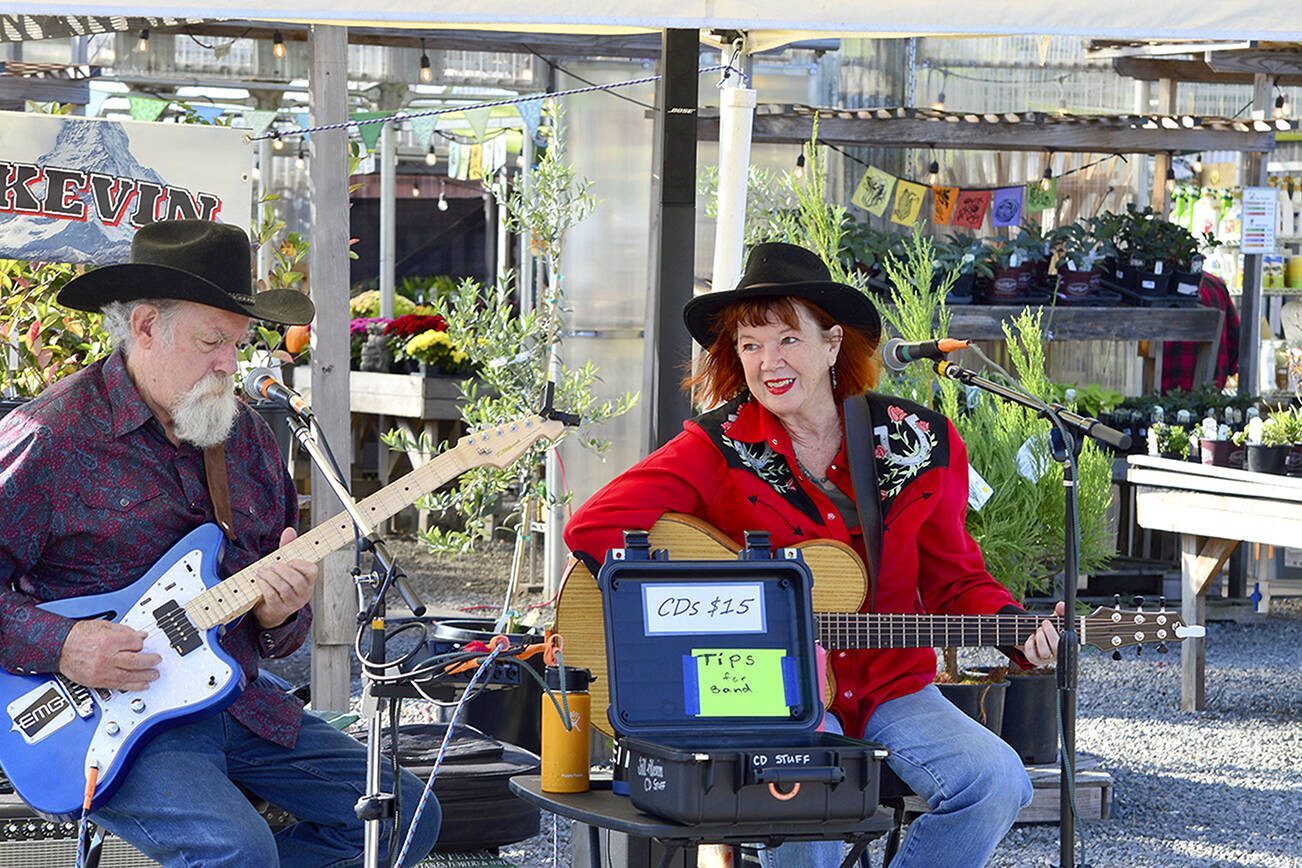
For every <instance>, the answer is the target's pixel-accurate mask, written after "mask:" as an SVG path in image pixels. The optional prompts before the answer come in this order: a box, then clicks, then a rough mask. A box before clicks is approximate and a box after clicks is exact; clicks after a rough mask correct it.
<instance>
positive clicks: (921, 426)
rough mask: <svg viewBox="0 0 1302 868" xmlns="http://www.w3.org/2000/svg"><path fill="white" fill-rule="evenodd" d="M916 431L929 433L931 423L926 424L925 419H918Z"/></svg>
mask: <svg viewBox="0 0 1302 868" xmlns="http://www.w3.org/2000/svg"><path fill="white" fill-rule="evenodd" d="M918 430H919V431H930V430H931V423H930V422H928V421H926V420H925V419H919V420H918Z"/></svg>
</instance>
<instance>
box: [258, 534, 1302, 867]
mask: <svg viewBox="0 0 1302 868" xmlns="http://www.w3.org/2000/svg"><path fill="white" fill-rule="evenodd" d="M397 545H398V549H397V551H398V556H399V558H400V562H403V563H406V564H407V571H408V573H409V575H410V576H411V577H412V579H413V581H414V582H415V583H416V585H417V587H418V589H419V590H420V592H421V593H422V594H424V595H425V596H426V602H427V603H429V604H431V605H435V604H437V605H439V606H440V607H444V608H451V609H462V608H465V607H471V606H485V605H486V606H489V607H492V608H500V606H501V601H502V595H503V589H504V585H505V580H504V576H505V575H506V567H507V565H508V564H509V561H510V549H509V547H507V546H506V545H504V544H500V543H498V544H495V545H493V546H490V547H489V549H488V551H487V552H486V553H484V554H480V555H473V556H467V555H462V556H458V557H457V558H456V559H454V560H453V561H442V562H439V561H434V560H432V559H430V558H429V557H428V555H425V554H424V553H423V551H422V550H421V548H420V546H419V544H412V543H404V542H399V543H398V544H397ZM413 564H414V565H415V566H414V567H413ZM541 602H543V601H542V600H541V599H540V598H539V597H538V596H537V595H536V594H535V595H529V594H527V593H522V594H521V595H520V596H519V597H517V601H516V603H517V608H523V607H524V606H527V605H534V604H538V603H541ZM1273 606H1274V609H1275V611H1274V612H1273V613H1272V614H1271V615H1270V616H1268V617H1266V618H1259V619H1253V620H1252V621H1251V622H1250V623H1235V622H1232V621H1217V620H1215V614H1214V613H1213V615H1212V619H1213V620H1211V621H1210V623H1209V624H1208V625H1207V632H1208V640H1207V678H1206V683H1207V708H1206V710H1205V711H1202V712H1184V711H1181V710H1180V656H1179V648H1178V646H1173V647H1172V652H1171V653H1170V654H1168V655H1158V654H1156V653H1153V651H1152V649H1151V648H1150V649H1149V650H1148V651H1147V652H1146V653H1145V654H1144V655H1143V656H1142V657H1139V658H1136V657H1135V656H1134V652H1133V650H1132V651H1129V652H1128V653H1126V654H1125V655H1124V658H1123V659H1122V660H1120V661H1114V660H1112V659H1111V657H1110V656H1106V655H1103V654H1101V653H1099V652H1097V651H1095V650H1094V649H1091V648H1087V649H1085V650H1084V651H1083V653H1082V654H1081V661H1080V681H1079V689H1078V691H1077V738H1076V742H1077V750H1078V751H1080V752H1082V753H1088V754H1091V755H1093V756H1095V757H1097V758H1098V759H1099V767H1100V768H1101V769H1102V770H1104V771H1107V772H1109V773H1110V774H1111V775H1112V777H1113V781H1114V785H1113V803H1112V814H1111V818H1110V819H1107V820H1104V821H1096V822H1089V823H1085V824H1083V825H1082V826H1081V827H1080V832H1079V834H1078V835H1077V842H1078V845H1080V844H1083V847H1084V850H1083V856H1082V852H1081V851H1080V850H1078V851H1077V860H1076V861H1077V865H1078V866H1085V865H1091V866H1095V868H1101V866H1127V868H1150V866H1151V868H1185V866H1187V868H1194V866H1197V868H1207V866H1218V868H1239V866H1242V868H1249V866H1251V868H1302V781H1300V779H1299V775H1298V768H1299V767H1302V598H1276V599H1275V600H1274V601H1273ZM489 611H491V609H490V610H489ZM476 614H486V612H485V611H482V610H480V611H476ZM991 655H993V656H991ZM997 659H1002V658H1001V657H999V655H998V654H997V652H992V651H973V652H970V653H968V654H967V655H966V658H965V660H966V662H970V663H980V662H996V660H997ZM306 665H307V662H306V652H300V653H299V654H296V655H294V657H292V658H290V659H289V660H288V661H284V662H281V663H277V664H276V670H277V671H279V673H280V674H282V675H283V676H284V677H286V678H288V679H289V680H290V681H294V682H295V683H298V682H300V681H304V680H306V671H307V670H306ZM358 689H360V682H359V681H355V692H356V690H358ZM421 705H422V704H420V703H414V702H411V703H407V706H408V711H407V712H406V713H405V715H404V716H405V717H407V718H408V719H413V720H427V719H430V718H431V716H432V715H431V713H430V710H429V709H428V707H425V708H421V707H419V706H421ZM541 830H542V831H541V834H539V835H537V836H535V837H534V838H531V839H528V840H526V841H522V842H519V843H518V844H513V845H510V846H507V847H503V848H502V850H501V856H502V857H503V858H504V859H506V860H507V861H509V862H511V863H512V864H513V865H516V866H519V868H545V866H569V865H570V834H569V823H568V821H566V820H564V819H558V818H555V817H553V816H552V815H550V814H543V817H542V824H541ZM882 846H883V845H882V842H880V841H879V842H877V843H876V844H875V845H874V846H873V847H872V848H870V853H871V854H872V864H873V865H880V864H881V854H882ZM1059 847H1060V844H1059V830H1058V826H1057V824H1056V823H1054V824H1035V825H1027V826H1016V827H1014V828H1013V830H1012V831H1011V832H1010V833H1009V834H1008V836H1007V837H1006V838H1005V839H1004V841H1003V843H1002V844H1001V845H1000V846H999V848H998V849H997V850H996V851H995V854H994V857H993V858H992V859H991V861H990V863H989V864H990V865H991V866H997V868H1030V866H1036V868H1043V866H1051V865H1057V864H1058V863H1059V858H1058V855H1059Z"/></svg>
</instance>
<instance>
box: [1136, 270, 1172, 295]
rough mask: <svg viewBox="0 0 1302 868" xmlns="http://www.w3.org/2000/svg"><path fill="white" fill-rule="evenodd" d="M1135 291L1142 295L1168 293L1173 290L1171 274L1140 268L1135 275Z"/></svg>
mask: <svg viewBox="0 0 1302 868" xmlns="http://www.w3.org/2000/svg"><path fill="white" fill-rule="evenodd" d="M1135 291H1136V292H1139V293H1140V294H1142V295H1166V294H1167V293H1168V292H1170V291H1171V274H1170V272H1166V271H1164V272H1162V273H1161V274H1158V273H1157V272H1156V271H1144V270H1143V269H1139V270H1137V271H1136V276H1135Z"/></svg>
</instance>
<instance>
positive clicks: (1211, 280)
mask: <svg viewBox="0 0 1302 868" xmlns="http://www.w3.org/2000/svg"><path fill="white" fill-rule="evenodd" d="M1198 301H1199V302H1200V303H1201V304H1202V305H1204V306H1205V307H1216V308H1220V309H1221V310H1223V311H1225V328H1224V329H1223V330H1222V331H1221V345H1220V347H1218V348H1217V352H1216V370H1215V373H1214V375H1213V380H1214V381H1215V383H1216V385H1217V386H1218V387H1221V388H1224V386H1225V381H1226V379H1228V378H1229V376H1230V375H1231V374H1237V373H1238V372H1239V312H1238V311H1237V310H1235V309H1234V302H1233V301H1231V300H1230V290H1229V287H1227V286H1226V285H1225V281H1223V280H1221V279H1220V278H1219V277H1214V276H1212V275H1210V274H1207V273H1206V272H1204V273H1203V279H1202V283H1201V284H1199V286H1198ZM1197 364H1198V344H1196V343H1194V342H1193V341H1167V342H1166V343H1164V344H1163V345H1162V391H1163V392H1166V391H1170V390H1171V389H1184V390H1186V391H1188V390H1190V389H1192V388H1193V385H1194V381H1193V378H1194V368H1195V366H1196V365H1197Z"/></svg>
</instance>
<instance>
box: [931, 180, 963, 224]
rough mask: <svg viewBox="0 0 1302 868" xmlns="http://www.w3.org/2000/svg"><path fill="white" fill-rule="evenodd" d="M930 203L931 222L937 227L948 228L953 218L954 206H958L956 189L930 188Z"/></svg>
mask: <svg viewBox="0 0 1302 868" xmlns="http://www.w3.org/2000/svg"><path fill="white" fill-rule="evenodd" d="M931 203H932V217H931V222H933V223H935V224H936V225H937V226H948V225H949V221H950V218H951V217H953V216H954V206H955V205H956V204H958V187H932V188H931Z"/></svg>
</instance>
